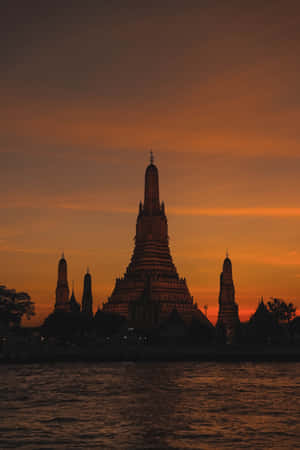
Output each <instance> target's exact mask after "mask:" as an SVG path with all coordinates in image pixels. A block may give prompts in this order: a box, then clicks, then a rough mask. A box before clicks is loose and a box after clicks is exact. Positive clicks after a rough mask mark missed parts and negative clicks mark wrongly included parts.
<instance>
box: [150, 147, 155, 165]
mask: <svg viewBox="0 0 300 450" xmlns="http://www.w3.org/2000/svg"><path fill="white" fill-rule="evenodd" d="M153 163H154V155H153V151H152V150H150V164H153Z"/></svg>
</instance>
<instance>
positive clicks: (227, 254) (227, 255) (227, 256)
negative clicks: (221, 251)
mask: <svg viewBox="0 0 300 450" xmlns="http://www.w3.org/2000/svg"><path fill="white" fill-rule="evenodd" d="M226 258H229V253H228V248H226Z"/></svg>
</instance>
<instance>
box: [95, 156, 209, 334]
mask: <svg viewBox="0 0 300 450" xmlns="http://www.w3.org/2000/svg"><path fill="white" fill-rule="evenodd" d="M174 309H176V310H177V311H178V313H179V314H180V315H181V317H182V318H183V319H184V320H185V321H190V320H191V319H192V318H195V317H197V318H199V319H201V320H203V321H206V322H208V319H207V318H206V317H205V316H204V314H202V312H201V311H200V310H199V309H198V308H197V305H196V304H195V303H194V302H193V298H192V296H191V294H190V292H189V289H188V287H187V283H186V280H185V278H179V276H178V273H177V270H176V267H175V265H174V263H173V261H172V257H171V254H170V249H169V236H168V221H167V217H166V214H165V205H164V203H163V202H162V203H160V199H159V176H158V169H157V167H156V166H155V164H154V160H153V154H152V152H151V158H150V164H149V165H148V167H147V168H146V173H145V191H144V203H142V202H140V204H139V212H138V216H137V222H136V235H135V246H134V251H133V254H132V257H131V261H130V263H129V265H128V267H127V270H126V272H125V274H124V276H123V277H122V278H117V279H116V282H115V287H114V289H113V292H112V294H111V296H110V297H109V299H108V301H107V303H105V304H104V305H103V310H104V311H105V312H111V313H118V314H121V315H123V316H125V317H126V318H127V319H128V320H129V321H131V322H132V323H133V324H134V325H135V326H137V327H143V328H151V327H154V326H156V325H158V324H159V323H160V322H162V321H163V320H164V319H166V318H167V317H168V316H169V315H170V314H171V312H172V311H173V310H174Z"/></svg>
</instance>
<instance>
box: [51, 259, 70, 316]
mask: <svg viewBox="0 0 300 450" xmlns="http://www.w3.org/2000/svg"><path fill="white" fill-rule="evenodd" d="M55 297H56V301H55V311H64V312H68V311H70V303H69V285H68V276H67V261H66V260H65V257H64V254H62V257H61V259H60V260H59V263H58V279H57V286H56V296H55Z"/></svg>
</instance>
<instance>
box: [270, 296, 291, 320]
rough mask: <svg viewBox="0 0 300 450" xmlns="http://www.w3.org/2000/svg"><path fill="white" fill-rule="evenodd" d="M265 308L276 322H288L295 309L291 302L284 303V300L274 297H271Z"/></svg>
mask: <svg viewBox="0 0 300 450" xmlns="http://www.w3.org/2000/svg"><path fill="white" fill-rule="evenodd" d="M267 308H268V310H269V311H270V312H271V313H272V314H273V315H274V317H275V318H276V320H277V321H278V322H280V321H281V322H288V323H289V322H290V321H291V320H292V319H293V318H294V317H295V315H296V309H297V308H296V306H295V305H294V304H293V303H286V302H285V301H284V300H282V299H280V298H274V297H271V301H269V302H268V304H267Z"/></svg>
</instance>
